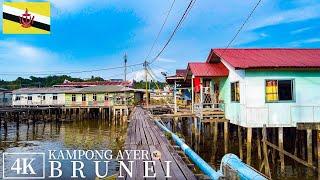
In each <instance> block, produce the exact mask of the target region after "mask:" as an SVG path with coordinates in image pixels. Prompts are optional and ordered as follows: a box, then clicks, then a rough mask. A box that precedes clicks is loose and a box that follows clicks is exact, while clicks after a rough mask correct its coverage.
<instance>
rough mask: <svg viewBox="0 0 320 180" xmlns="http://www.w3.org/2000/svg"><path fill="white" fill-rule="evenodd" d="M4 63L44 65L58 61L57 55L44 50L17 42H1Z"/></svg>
mask: <svg viewBox="0 0 320 180" xmlns="http://www.w3.org/2000/svg"><path fill="white" fill-rule="evenodd" d="M0 56H1V60H2V61H11V62H12V61H14V62H27V63H42V62H44V61H52V60H54V59H57V55H55V54H54V53H52V52H50V51H47V50H45V49H42V48H38V47H35V46H31V45H27V44H23V43H20V42H17V41H5V40H2V41H0Z"/></svg>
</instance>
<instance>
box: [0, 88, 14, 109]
mask: <svg viewBox="0 0 320 180" xmlns="http://www.w3.org/2000/svg"><path fill="white" fill-rule="evenodd" d="M11 104H12V91H10V90H7V89H3V88H0V107H1V106H2V107H3V106H11Z"/></svg>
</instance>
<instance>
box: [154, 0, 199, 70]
mask: <svg viewBox="0 0 320 180" xmlns="http://www.w3.org/2000/svg"><path fill="white" fill-rule="evenodd" d="M195 2H196V0H191V1H190V3H189V5H188V7H187V8H186V10H185V11H184V13H183V15H182V17H181V18H180V20H179V22H178V24H177V26H176V27H175V29H174V31H173V32H172V34H171V35H170V37H169V39H168V40H167V42H166V43H165V45H164V46H163V47H162V49H161V50H160V52H159V53H158V54H157V55H156V56H155V58H153V60H152V61H151V62H150V64H152V63H154V61H156V60H157V59H158V58H159V57H160V55H161V54H162V53H163V51H164V50H165V49H166V48H167V46H168V45H169V43H170V41H171V40H172V38H173V36H174V35H175V34H176V32H177V31H178V29H179V27H180V26H181V24H182V22H183V21H184V20H185V19H186V17H187V16H188V14H189V12H190V10H191V8H192V7H193V5H194V4H195Z"/></svg>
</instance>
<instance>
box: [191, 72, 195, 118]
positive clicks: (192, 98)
mask: <svg viewBox="0 0 320 180" xmlns="http://www.w3.org/2000/svg"><path fill="white" fill-rule="evenodd" d="M193 78H194V77H193V75H192V78H191V112H192V113H194V84H193Z"/></svg>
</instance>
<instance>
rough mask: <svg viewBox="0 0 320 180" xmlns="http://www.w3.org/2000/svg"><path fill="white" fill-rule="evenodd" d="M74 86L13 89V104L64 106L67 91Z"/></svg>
mask: <svg viewBox="0 0 320 180" xmlns="http://www.w3.org/2000/svg"><path fill="white" fill-rule="evenodd" d="M71 89H73V88H69V87H60V88H57V87H49V88H21V89H18V90H15V91H13V93H12V94H13V96H12V105H13V106H64V105H65V92H66V91H70V90H71Z"/></svg>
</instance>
